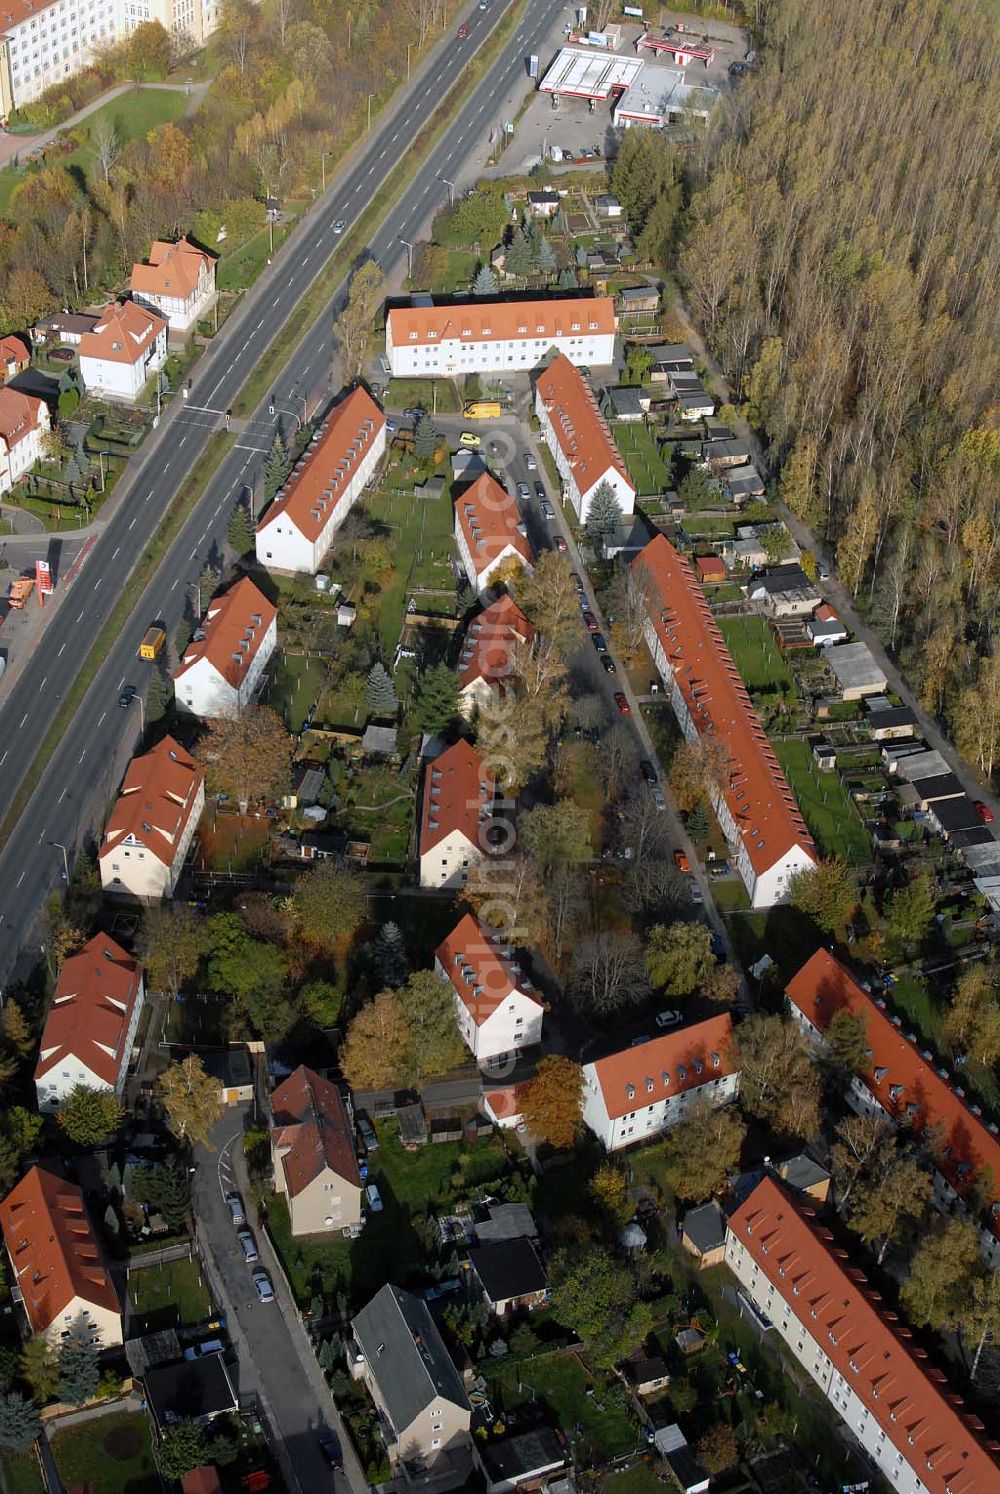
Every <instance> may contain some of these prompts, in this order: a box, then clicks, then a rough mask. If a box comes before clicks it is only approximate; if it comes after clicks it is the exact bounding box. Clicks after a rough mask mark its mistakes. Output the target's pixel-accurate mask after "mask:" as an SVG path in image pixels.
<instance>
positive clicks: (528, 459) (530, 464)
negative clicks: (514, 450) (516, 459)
mask: <svg viewBox="0 0 1000 1494" xmlns="http://www.w3.org/2000/svg"><path fill="white" fill-rule="evenodd" d="M524 465H525V466H526V467H527V469H528V471H529V472H534V471H535V469H536V468H537V466H538V463H537V462H536V461H535V459H534V457H533V456H532V455H531V452H530V451H526V452H525V453H524Z"/></svg>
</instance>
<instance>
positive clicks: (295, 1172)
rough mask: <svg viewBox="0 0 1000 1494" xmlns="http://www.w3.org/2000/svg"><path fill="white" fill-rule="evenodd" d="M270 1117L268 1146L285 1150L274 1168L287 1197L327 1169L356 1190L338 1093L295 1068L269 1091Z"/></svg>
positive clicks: (348, 1136)
mask: <svg viewBox="0 0 1000 1494" xmlns="http://www.w3.org/2000/svg"><path fill="white" fill-rule="evenodd" d="M271 1116H272V1119H273V1122H274V1124H273V1128H272V1130H271V1144H272V1146H274V1147H275V1148H276V1149H278V1148H284V1147H287V1148H288V1150H287V1151H286V1152H285V1154H284V1156H283V1157H281V1158H280V1165H281V1167H282V1168H283V1169H284V1173H285V1182H286V1185H287V1188H288V1195H289V1197H290V1198H295V1197H297V1195H298V1194H300V1193H301V1192H302V1191H303V1189H304V1188H307V1187H308V1186H309V1184H310V1183H312V1182H314V1181H315V1179H316V1178H318V1177H319V1176H320V1175H321V1174H322V1173H323V1172H325V1171H327V1170H328V1169H329V1171H330V1172H334V1173H336V1174H337V1176H338V1177H341V1178H343V1179H344V1181H345V1182H348V1183H352V1184H353V1185H354V1187H355V1188H360V1187H361V1174H360V1172H359V1171H358V1159H357V1155H356V1152H355V1144H354V1132H353V1130H352V1129H351V1123H350V1121H349V1120H348V1118H347V1111H346V1109H345V1108H344V1102H343V1100H342V1099H341V1097H340V1091H339V1090H338V1088H337V1086H336V1085H335V1084H331V1083H330V1081H329V1079H324V1078H322V1077H321V1076H320V1075H319V1074H316V1073H314V1072H313V1070H312V1069H309V1068H306V1066H305V1064H302V1065H300V1066H299V1068H297V1069H295V1070H294V1071H293V1072H292V1073H291V1074H289V1076H288V1078H287V1079H285V1080H284V1081H283V1083H281V1084H279V1085H278V1087H277V1088H276V1089H275V1090H274V1091H273V1093H272V1095H271Z"/></svg>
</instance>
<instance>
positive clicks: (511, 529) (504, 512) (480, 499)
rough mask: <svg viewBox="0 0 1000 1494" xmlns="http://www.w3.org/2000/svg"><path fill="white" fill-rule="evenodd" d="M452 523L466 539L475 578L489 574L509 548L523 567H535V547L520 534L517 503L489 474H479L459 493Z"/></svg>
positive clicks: (519, 517)
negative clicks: (484, 573) (491, 567)
mask: <svg viewBox="0 0 1000 1494" xmlns="http://www.w3.org/2000/svg"><path fill="white" fill-rule="evenodd" d="M455 521H456V523H457V524H458V525H459V527H460V529H461V531H462V533H463V535H464V536H465V542H466V544H467V545H468V547H469V554H470V555H471V556H472V563H473V565H474V566H475V569H476V575H477V576H480V575H482V573H483V572H484V571H486V570H488V569H489V567H490V566H491V565H492V564H493V562H494V561H495V560H496V559H497V558H498V557H499V556H500V555H502V554H503V552H504V551H505V550H506V548H507V546H508V545H510V546H511V547H512V548H513V549H514V550H515V551H516V553H517V554H518V555H520V557H521V559H522V560H523V561H524V562H525V564H526V565H534V563H535V551H534V547H533V545H532V543H531V541H530V540H529V539H528V537H527V535H526V534H525V533H523V524H522V520H521V514H520V511H519V509H518V506H517V499H516V498H515V497H514V495H513V493H508V492H507V491H506V489H505V488H502V487H501V486H500V484H499V483H498V482H497V480H496V478H495V477H492V476H491V475H490V473H489V472H481V473H480V474H479V476H478V477H477V478H476V480H475V482H473V483H470V485H469V486H468V487H467V488H463V490H462V492H461V493H459V495H458V497H457V498H456V499H455Z"/></svg>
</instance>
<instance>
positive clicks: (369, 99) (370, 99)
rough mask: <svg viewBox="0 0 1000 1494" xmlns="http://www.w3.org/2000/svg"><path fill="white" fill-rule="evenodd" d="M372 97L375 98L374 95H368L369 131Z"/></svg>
mask: <svg viewBox="0 0 1000 1494" xmlns="http://www.w3.org/2000/svg"><path fill="white" fill-rule="evenodd" d="M374 97H375V95H374V94H373V93H370V94H369V95H368V128H369V130H370V129H371V127H372V99H373V98H374Z"/></svg>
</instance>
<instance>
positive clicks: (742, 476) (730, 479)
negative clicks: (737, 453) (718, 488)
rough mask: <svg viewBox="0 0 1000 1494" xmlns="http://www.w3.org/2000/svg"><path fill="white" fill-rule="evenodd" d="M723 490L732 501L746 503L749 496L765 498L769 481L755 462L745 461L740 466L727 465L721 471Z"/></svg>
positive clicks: (720, 477) (720, 478)
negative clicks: (764, 477)
mask: <svg viewBox="0 0 1000 1494" xmlns="http://www.w3.org/2000/svg"><path fill="white" fill-rule="evenodd" d="M719 480H720V482H721V484H722V491H723V494H724V495H725V497H727V498H728V499H729V500H730V502H732V503H746V501H747V499H748V498H763V496H764V494H765V493H766V492H767V483H766V482H765V481H764V479H763V478H762V477H761V475H760V473H759V472H758V471H757V468H756V467H755V466H754V464H753V462H744V463H743V465H742V466H740V467H727V468H726V469H725V471H723V472H720V473H719Z"/></svg>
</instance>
